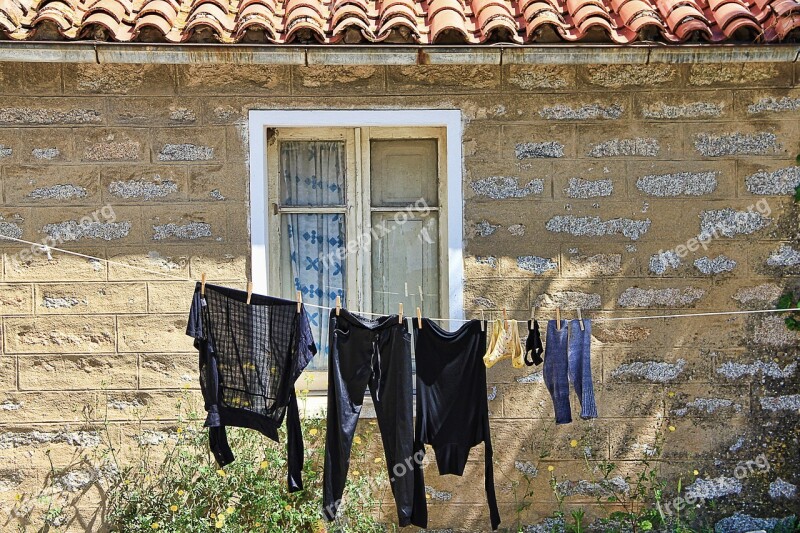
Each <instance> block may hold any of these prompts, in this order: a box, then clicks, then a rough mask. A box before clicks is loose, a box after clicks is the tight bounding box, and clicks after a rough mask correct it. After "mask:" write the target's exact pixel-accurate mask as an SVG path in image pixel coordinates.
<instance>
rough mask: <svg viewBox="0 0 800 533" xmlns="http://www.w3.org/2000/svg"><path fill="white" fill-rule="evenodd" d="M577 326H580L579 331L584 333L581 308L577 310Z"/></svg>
mask: <svg viewBox="0 0 800 533" xmlns="http://www.w3.org/2000/svg"><path fill="white" fill-rule="evenodd" d="M578 324H580V326H581V331H585V328H584V327H583V317H582V316H581V308H580V307H579V308H578Z"/></svg>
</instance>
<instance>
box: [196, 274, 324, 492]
mask: <svg viewBox="0 0 800 533" xmlns="http://www.w3.org/2000/svg"><path fill="white" fill-rule="evenodd" d="M186 334H187V335H189V336H190V337H193V338H194V339H195V341H194V345H195V348H197V350H198V352H199V356H200V388H201V389H202V392H203V399H204V402H205V409H206V412H207V413H208V414H207V417H206V421H205V424H204V425H205V427H207V428H208V432H209V444H210V446H211V451H212V452H213V453H214V457H215V458H216V460H217V462H218V463H219V465H220V466H225V465H226V464H228V463H231V462H232V461H233V459H234V457H233V452H232V451H231V449H230V446H229V445H228V439H227V435H226V432H225V427H226V426H238V427H245V428H250V429H255V430H257V431H260V432H261V433H263V434H264V435H266V436H267V437H269V438H270V439H272V440H274V441H278V428H279V427H280V425H281V424H282V423H283V419H284V417H285V416H286V414H287V412H288V419H287V421H286V433H287V445H286V447H287V454H288V463H289V464H288V469H289V473H288V485H289V491H290V492H294V491H298V490H302V488H303V482H302V480H301V475H300V473H301V471H302V467H303V436H302V433H301V430H300V415H299V412H298V408H297V398H296V397H295V393H294V383H295V381H296V380H297V378H298V376H300V373H301V372H302V371H303V369H304V368H305V367H306V365H307V364H308V363H309V362H310V361H311V358H312V357H313V356H314V354H316V352H317V348H316V345H315V344H314V339H313V337H312V335H311V328H310V326H309V322H308V317H307V315H306V313H305V309H301V311H300V312H298V311H297V303H296V302H292V301H290V300H283V299H280V298H272V297H269V296H261V295H258V294H253V295H252V298H251V301H250V304H248V303H247V293H246V292H244V291H240V290H236V289H230V288H226V287H219V286H216V285H209V284H206V285H205V296H202V295H201V294H200V283H198V284H197V286H196V287H195V293H194V298H193V299H192V307H191V310H190V311H189V324H188V326H187V328H186Z"/></svg>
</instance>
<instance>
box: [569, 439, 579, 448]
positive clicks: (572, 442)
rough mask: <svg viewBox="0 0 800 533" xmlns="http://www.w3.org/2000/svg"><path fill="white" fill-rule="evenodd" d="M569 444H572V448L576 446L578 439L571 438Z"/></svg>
mask: <svg viewBox="0 0 800 533" xmlns="http://www.w3.org/2000/svg"><path fill="white" fill-rule="evenodd" d="M569 445H570V446H572V447H573V448H576V447H577V446H578V441H577V440H575V439H572V440H571V441H569Z"/></svg>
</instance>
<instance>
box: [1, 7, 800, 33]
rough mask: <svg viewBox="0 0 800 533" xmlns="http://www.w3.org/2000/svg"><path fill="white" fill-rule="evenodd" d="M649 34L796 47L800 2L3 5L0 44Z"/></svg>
mask: <svg viewBox="0 0 800 533" xmlns="http://www.w3.org/2000/svg"><path fill="white" fill-rule="evenodd" d="M43 26H47V28H46V29H42V28H41V27H43ZM646 27H651V28H653V30H648V31H647V32H646V35H647V36H648V38H652V37H653V35H656V36H660V39H661V40H663V41H666V42H669V43H680V42H683V41H686V40H688V39H692V40H696V39H701V40H706V41H709V42H723V41H730V40H737V39H738V40H742V38H743V36H745V35H749V36H750V37H747V38H753V37H758V38H759V40H761V41H764V42H775V41H781V40H785V39H787V37H790V34H792V37H791V39H794V40H796V39H797V37H798V35H799V34H800V31H797V30H800V0H421V1H414V0H0V39H3V38H4V39H11V40H19V41H22V40H30V39H36V38H37V32H39V33H42V34H43V35H50V33H51V32H52V31H57V32H58V35H60V36H61V38H64V39H68V40H97V39H107V40H114V41H121V42H127V41H135V40H152V39H155V40H163V41H166V42H175V43H177V42H182V41H187V40H191V39H194V37H193V35H194V34H196V33H198V32H201V33H203V34H204V35H205V36H206V37H208V36H211V37H212V38H211V40H216V41H219V42H222V43H227V42H240V41H247V42H250V40H251V39H252V38H255V39H256V41H257V40H258V39H261V40H262V41H264V40H265V41H266V42H270V43H278V44H284V43H292V42H301V43H302V42H319V43H323V44H334V43H339V42H348V43H349V42H359V41H362V40H363V41H370V42H412V43H418V44H436V43H443V42H447V43H453V42H463V43H469V44H478V43H486V42H509V43H518V44H522V43H530V42H536V41H537V40H543V39H546V38H549V39H552V38H555V39H561V40H563V41H568V42H575V41H581V40H586V39H592V40H596V39H597V36H598V32H599V35H605V39H606V40H608V41H610V42H614V43H621V44H625V43H630V42H633V41H636V40H637V39H639V38H640V37H639V36H640V35H644V34H642V30H643V29H644V28H646ZM51 28H54V30H51ZM545 28H549V29H550V32H543V30H544V29H545ZM40 29H41V31H40ZM743 29H745V30H747V31H749V32H750V33H747V34H743V33H741V30H743ZM253 33H255V34H263V36H262V37H260V38H259V37H252V36H251V34H253ZM145 34H147V37H146V38H145ZM545 34H547V35H550V34H552V35H553V37H545ZM38 38H41V37H38Z"/></svg>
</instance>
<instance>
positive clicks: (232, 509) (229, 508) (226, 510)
mask: <svg viewBox="0 0 800 533" xmlns="http://www.w3.org/2000/svg"><path fill="white" fill-rule="evenodd" d="M235 510H236V509H234V508H233V507H232V506H230V505H229V506H228V508H227V509H225V512H226V513H228V514H233V512H234V511H235Z"/></svg>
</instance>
